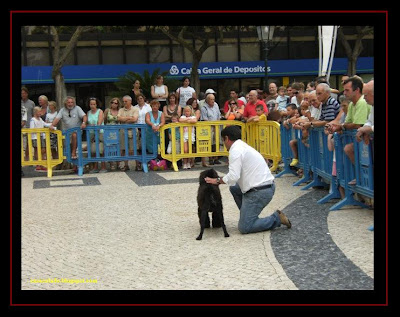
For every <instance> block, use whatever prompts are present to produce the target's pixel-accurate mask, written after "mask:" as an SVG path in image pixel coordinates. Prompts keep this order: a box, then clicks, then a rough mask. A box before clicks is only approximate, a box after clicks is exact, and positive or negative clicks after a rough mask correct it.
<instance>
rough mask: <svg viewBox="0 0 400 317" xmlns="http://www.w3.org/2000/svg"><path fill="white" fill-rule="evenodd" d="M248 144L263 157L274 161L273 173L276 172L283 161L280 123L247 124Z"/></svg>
mask: <svg viewBox="0 0 400 317" xmlns="http://www.w3.org/2000/svg"><path fill="white" fill-rule="evenodd" d="M246 135H247V144H249V145H250V146H252V147H253V148H255V149H256V150H257V151H258V152H260V153H261V155H262V156H263V157H264V158H266V159H269V160H272V161H273V165H272V167H271V171H275V170H276V169H277V167H278V164H279V162H280V161H281V159H282V154H281V130H280V125H279V123H278V122H275V121H261V122H260V121H258V122H249V123H246Z"/></svg>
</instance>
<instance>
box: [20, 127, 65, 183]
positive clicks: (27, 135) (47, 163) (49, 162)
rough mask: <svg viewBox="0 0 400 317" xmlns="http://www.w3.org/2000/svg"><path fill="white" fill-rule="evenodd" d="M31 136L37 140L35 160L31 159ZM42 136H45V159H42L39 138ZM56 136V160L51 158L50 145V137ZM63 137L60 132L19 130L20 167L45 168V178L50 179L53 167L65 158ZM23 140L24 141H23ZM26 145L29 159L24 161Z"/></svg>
mask: <svg viewBox="0 0 400 317" xmlns="http://www.w3.org/2000/svg"><path fill="white" fill-rule="evenodd" d="M32 134H34V135H36V140H37V158H34V157H33V154H34V147H33V142H32V141H33V140H32ZM42 134H44V135H45V139H44V140H45V148H46V158H43V155H42V142H41V137H42ZM52 134H54V135H56V137H57V152H58V158H56V159H54V158H52V157H51V143H50V135H52ZM63 138H64V137H63V135H62V131H60V130H55V131H53V130H50V129H49V128H42V129H21V166H28V165H40V166H44V167H46V168H47V177H52V175H53V167H54V166H56V165H58V164H61V163H62V162H63V160H64V159H65V157H64V156H63ZM24 139H25V140H26V141H24ZM25 142H27V143H26V145H27V147H28V153H29V159H28V160H25V149H24V143H25Z"/></svg>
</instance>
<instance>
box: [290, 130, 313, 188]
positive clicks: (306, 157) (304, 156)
mask: <svg viewBox="0 0 400 317" xmlns="http://www.w3.org/2000/svg"><path fill="white" fill-rule="evenodd" d="M294 131H295V134H296V139H297V153H298V158H299V164H298V165H297V167H300V168H302V169H303V177H302V178H301V179H299V180H298V181H297V182H295V183H293V186H298V185H300V184H302V183H307V182H308V181H309V180H310V179H311V176H310V172H311V151H310V145H309V143H308V144H307V146H306V145H305V144H304V143H303V141H302V139H303V131H302V130H297V129H294ZM307 142H309V139H308V140H307ZM304 189H305V188H302V190H304Z"/></svg>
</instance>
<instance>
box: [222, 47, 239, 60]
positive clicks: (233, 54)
mask: <svg viewBox="0 0 400 317" xmlns="http://www.w3.org/2000/svg"><path fill="white" fill-rule="evenodd" d="M237 60H238V45H237V42H236V43H222V44H219V45H218V61H219V62H236V61H237Z"/></svg>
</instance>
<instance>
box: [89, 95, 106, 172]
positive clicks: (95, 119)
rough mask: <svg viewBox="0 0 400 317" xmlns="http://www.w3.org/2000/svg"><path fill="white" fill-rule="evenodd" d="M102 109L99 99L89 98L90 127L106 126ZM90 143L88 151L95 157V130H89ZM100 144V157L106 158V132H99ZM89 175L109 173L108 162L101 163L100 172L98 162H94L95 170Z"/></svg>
mask: <svg viewBox="0 0 400 317" xmlns="http://www.w3.org/2000/svg"><path fill="white" fill-rule="evenodd" d="M100 107H101V104H100V100H99V99H97V98H96V97H91V98H89V108H90V110H89V111H88V112H87V118H88V119H87V122H88V126H98V125H104V113H103V110H101V109H100ZM89 141H90V146H89V145H88V149H90V151H91V153H92V155H93V156H96V133H95V131H93V130H89ZM98 142H99V143H98V147H99V154H100V156H104V130H99V133H98ZM89 173H107V168H106V162H104V161H102V162H101V170H100V171H99V166H98V162H94V164H93V168H92V170H91V171H90V172H89Z"/></svg>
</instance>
